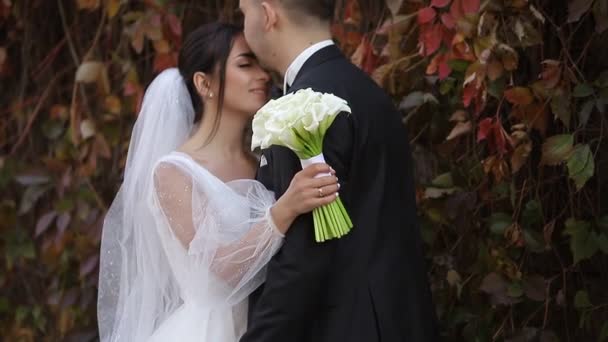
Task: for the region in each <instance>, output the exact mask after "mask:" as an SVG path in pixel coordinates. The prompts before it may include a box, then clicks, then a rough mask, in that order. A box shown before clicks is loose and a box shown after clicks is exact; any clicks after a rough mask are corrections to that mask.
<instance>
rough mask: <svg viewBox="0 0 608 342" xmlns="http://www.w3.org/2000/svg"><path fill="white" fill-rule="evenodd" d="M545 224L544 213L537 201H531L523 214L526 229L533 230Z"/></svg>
mask: <svg viewBox="0 0 608 342" xmlns="http://www.w3.org/2000/svg"><path fill="white" fill-rule="evenodd" d="M542 222H543V212H542V208H541V206H540V203H539V202H538V201H537V200H530V201H528V203H526V208H525V209H524V211H523V213H522V224H523V225H524V227H526V228H532V227H534V226H536V225H540V224H541V223H542Z"/></svg>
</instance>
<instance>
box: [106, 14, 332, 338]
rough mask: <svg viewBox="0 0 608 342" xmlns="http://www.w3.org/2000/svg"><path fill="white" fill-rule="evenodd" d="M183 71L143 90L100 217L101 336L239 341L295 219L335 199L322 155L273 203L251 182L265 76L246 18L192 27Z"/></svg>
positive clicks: (167, 74) (265, 90)
mask: <svg viewBox="0 0 608 342" xmlns="http://www.w3.org/2000/svg"><path fill="white" fill-rule="evenodd" d="M178 69H179V70H177V69H169V70H166V71H164V72H162V73H161V74H160V75H158V77H156V79H155V80H154V81H153V82H152V84H151V85H150V86H149V87H148V89H147V91H146V94H145V97H144V101H143V104H142V108H141V111H140V113H139V116H138V118H137V121H136V123H135V127H134V128H133V133H132V137H131V142H130V146H129V152H128V157H127V164H126V168H125V174H124V182H123V184H122V186H121V188H120V190H119V192H118V194H117V196H116V198H115V200H114V202H113V203H112V206H111V208H110V210H109V211H108V214H107V216H106V219H105V222H104V227H103V237H102V244H101V265H100V276H99V297H98V319H99V332H100V337H101V341H103V342H110V341H112V342H114V341H128V342H139V341H179V342H188V341H201V342H236V341H238V339H239V338H240V336H241V335H242V334H243V333H244V330H245V328H246V311H247V296H248V295H249V294H250V293H251V292H252V291H253V290H254V289H255V288H256V287H258V286H259V285H260V284H261V283H262V282H263V280H264V267H265V264H266V263H267V262H268V261H269V260H270V258H271V257H272V256H273V254H274V253H276V252H277V250H278V249H279V247H280V246H281V242H282V238H283V236H284V234H285V232H286V231H287V229H288V227H289V226H290V225H291V223H292V221H293V220H294V219H295V218H296V217H297V216H298V215H300V214H302V213H305V212H308V211H311V210H312V209H314V208H316V207H319V206H322V205H325V204H328V203H330V202H332V201H333V200H334V199H335V197H336V196H337V191H338V188H339V186H338V185H337V179H336V177H335V176H333V170H331V169H330V167H329V166H328V165H325V164H315V165H311V166H309V167H308V168H306V169H304V170H302V171H301V172H300V173H299V174H298V175H296V177H295V178H294V179H293V181H292V183H291V186H290V188H289V189H288V190H287V191H286V192H285V193H284V194H283V195H282V196H281V197H280V198H279V199H278V200H277V201H275V196H274V194H273V193H272V192H270V191H269V190H267V189H265V188H264V187H263V186H262V185H261V183H259V182H257V181H255V180H253V178H254V176H255V172H256V169H257V164H258V163H257V160H256V158H255V157H254V155H252V154H251V152H250V151H249V148H248V147H247V146H246V145H247V144H246V140H247V134H246V133H245V132H246V131H247V127H248V123H249V121H250V119H251V117H252V114H253V113H255V112H256V111H257V110H258V109H259V108H260V107H261V106H262V105H263V104H264V103H265V101H267V99H268V90H269V87H268V85H269V76H268V74H267V73H266V72H265V71H264V70H263V69H262V68H261V67H260V66H259V64H258V62H257V60H256V58H255V56H254V55H253V54H252V52H251V50H250V49H249V47H248V45H247V43H246V42H245V39H244V37H243V35H242V32H241V30H240V29H239V28H238V27H235V26H231V25H227V24H219V23H215V24H210V25H206V26H203V27H201V28H199V29H198V30H196V31H194V32H193V33H192V34H191V35H190V36H189V37H188V38H187V40H186V41H185V42H184V45H183V47H182V49H181V51H180V56H179V68H178ZM330 172H331V173H332V175H331V176H325V177H321V178H316V177H315V176H316V175H317V174H319V173H330Z"/></svg>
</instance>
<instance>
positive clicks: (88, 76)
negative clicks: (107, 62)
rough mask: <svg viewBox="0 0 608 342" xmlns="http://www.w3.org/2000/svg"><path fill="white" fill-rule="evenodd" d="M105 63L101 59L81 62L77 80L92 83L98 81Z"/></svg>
mask: <svg viewBox="0 0 608 342" xmlns="http://www.w3.org/2000/svg"><path fill="white" fill-rule="evenodd" d="M102 68H103V64H102V63H101V62H99V61H88V62H84V63H82V64H80V66H79V67H78V70H77V71H76V82H83V83H92V82H95V81H97V79H98V78H99V74H100V72H101V69H102Z"/></svg>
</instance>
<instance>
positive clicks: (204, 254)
mask: <svg viewBox="0 0 608 342" xmlns="http://www.w3.org/2000/svg"><path fill="white" fill-rule="evenodd" d="M189 166H192V165H188V163H185V164H181V163H177V162H161V163H160V164H159V165H158V166H157V167H156V169H155V173H154V186H155V191H154V194H155V203H157V206H158V209H159V210H158V212H159V213H160V214H161V215H162V216H163V217H162V218H163V219H164V221H165V222H166V223H167V225H166V226H165V229H166V230H169V231H170V235H171V236H172V237H173V238H174V239H176V240H177V241H179V244H180V246H181V248H183V250H184V251H185V252H186V255H187V259H188V261H187V263H188V264H189V266H190V270H189V271H187V272H195V273H196V274H198V275H200V276H201V277H203V276H204V275H210V276H212V277H215V278H217V279H219V280H220V281H221V282H222V283H223V284H224V285H225V286H226V287H227V288H228V289H229V290H228V291H227V292H226V298H225V300H227V301H228V302H231V303H238V302H240V301H242V300H243V299H245V298H246V297H247V296H248V295H249V294H250V293H251V292H252V291H253V290H255V288H257V287H258V286H259V285H260V284H261V283H262V281H263V279H264V271H265V266H266V264H267V263H268V261H270V259H271V258H272V256H273V255H274V254H275V253H276V251H277V250H278V249H279V247H280V246H281V243H282V240H283V235H282V234H281V233H280V232H279V231H278V230H277V229H276V227H275V226H274V224H273V223H272V219H271V217H270V214H269V210H270V208H271V206H272V205H273V204H274V196H273V194H272V193H271V192H269V191H267V190H266V189H265V188H264V187H263V186H262V185H261V184H260V183H258V182H255V181H250V180H244V181H236V182H232V183H230V184H229V185H228V184H224V183H223V182H221V181H219V180H218V179H216V178H214V177H213V176H212V175H211V174H209V173H208V172H206V171H205V170H202V169H200V170H198V169H196V168H192V169H189ZM160 229H163V228H162V226H161V228H160ZM162 233H163V232H161V234H162ZM165 233H166V232H165ZM182 266H183V265H174V268H175V267H178V268H179V267H182Z"/></svg>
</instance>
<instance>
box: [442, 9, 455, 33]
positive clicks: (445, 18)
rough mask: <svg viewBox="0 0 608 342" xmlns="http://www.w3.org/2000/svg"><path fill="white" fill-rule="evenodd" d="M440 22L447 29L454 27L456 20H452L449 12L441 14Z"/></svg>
mask: <svg viewBox="0 0 608 342" xmlns="http://www.w3.org/2000/svg"><path fill="white" fill-rule="evenodd" d="M441 22H442V23H443V25H445V27H447V28H449V29H453V28H454V27H456V20H454V17H452V15H451V14H450V13H443V14H442V15H441Z"/></svg>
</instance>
